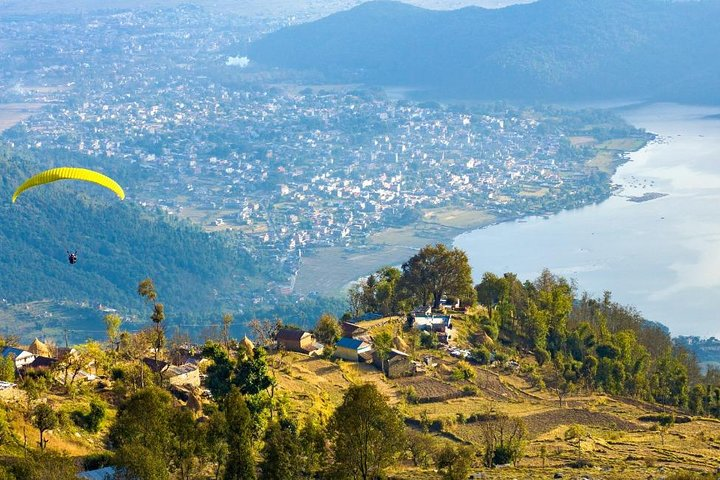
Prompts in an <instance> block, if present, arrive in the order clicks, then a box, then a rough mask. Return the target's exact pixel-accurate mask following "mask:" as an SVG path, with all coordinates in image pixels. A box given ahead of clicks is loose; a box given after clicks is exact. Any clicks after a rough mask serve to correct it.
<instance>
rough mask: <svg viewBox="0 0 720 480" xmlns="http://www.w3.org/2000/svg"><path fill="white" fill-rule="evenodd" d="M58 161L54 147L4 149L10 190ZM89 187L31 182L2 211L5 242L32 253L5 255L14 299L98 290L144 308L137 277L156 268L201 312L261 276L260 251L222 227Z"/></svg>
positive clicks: (160, 281)
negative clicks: (240, 244)
mask: <svg viewBox="0 0 720 480" xmlns="http://www.w3.org/2000/svg"><path fill="white" fill-rule="evenodd" d="M73 160H75V159H73ZM53 161H54V159H53V155H52V154H50V155H48V156H47V157H44V158H43V159H42V162H41V161H39V160H36V159H34V158H31V157H29V156H28V155H27V154H24V153H20V152H17V151H9V150H7V149H0V177H2V178H3V185H4V186H5V187H6V188H5V190H4V191H12V188H14V187H15V186H17V185H19V184H20V182H21V180H22V179H23V178H26V177H27V176H28V175H29V174H30V173H31V172H34V171H37V170H38V169H39V168H41V167H42V168H47V167H49V166H52V165H50V164H49V163H52V162H53ZM62 161H66V159H62ZM89 191H91V190H88V189H87V188H84V187H83V186H77V185H67V184H65V185H62V184H53V185H49V186H47V188H38V189H35V190H33V191H32V192H28V193H27V196H25V197H24V198H21V199H20V200H18V202H17V203H16V204H15V205H13V208H4V209H2V211H0V225H2V228H0V249H2V251H6V252H7V251H12V252H13V255H14V256H15V258H18V259H22V261H18V262H3V263H1V264H0V277H2V278H3V279H5V283H4V285H5V290H4V291H3V297H4V298H6V299H7V300H8V301H9V302H13V303H16V302H27V301H34V300H37V299H38V298H48V299H56V300H71V301H77V302H83V301H87V299H88V298H91V299H93V301H94V302H97V303H103V304H109V305H122V306H123V307H125V308H127V309H139V308H140V307H141V304H140V302H139V300H138V298H137V297H136V296H134V295H133V292H134V290H135V286H136V285H137V280H138V279H139V278H144V276H145V275H146V274H147V272H154V273H153V275H154V277H155V278H154V280H155V283H156V285H158V286H160V287H161V288H162V292H163V297H164V298H165V300H166V301H167V302H168V304H170V305H172V306H173V312H183V313H192V314H201V313H205V312H207V311H209V310H211V309H213V308H215V307H216V297H215V294H214V289H217V290H219V291H227V292H233V291H237V292H242V291H244V290H246V288H244V289H243V288H241V283H242V284H246V282H247V281H248V277H251V280H252V277H256V276H259V275H258V274H257V273H256V272H255V267H254V266H253V262H252V261H251V259H250V257H249V256H248V255H247V254H246V253H245V252H244V251H243V250H242V249H238V248H232V247H231V246H230V245H229V241H228V239H226V238H224V237H223V236H222V235H208V234H207V233H205V232H203V231H202V230H201V228H200V227H198V226H195V225H192V224H190V223H189V222H186V221H182V220H179V219H177V218H175V217H171V216H168V215H166V214H164V213H162V212H160V211H152V210H149V209H147V208H144V207H141V206H139V205H135V204H133V203H132V202H120V201H117V199H116V198H111V196H106V195H103V194H96V191H95V190H92V192H93V193H92V194H89V195H88V194H87V193H85V192H89ZM75 248H77V249H78V256H79V260H78V263H77V264H76V265H74V266H73V268H68V265H67V260H66V258H65V251H66V249H75ZM111 266H122V268H109V267H111ZM188 285H192V295H188V290H187V286H188ZM51 323H52V320H51Z"/></svg>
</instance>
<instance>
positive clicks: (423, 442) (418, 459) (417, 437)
mask: <svg viewBox="0 0 720 480" xmlns="http://www.w3.org/2000/svg"><path fill="white" fill-rule="evenodd" d="M407 449H408V451H409V452H410V458H411V459H412V462H413V465H415V466H416V467H428V466H430V463H431V461H432V459H433V457H434V456H435V450H436V445H435V439H434V438H433V436H432V435H430V434H428V433H423V432H418V431H416V430H409V431H408V433H407Z"/></svg>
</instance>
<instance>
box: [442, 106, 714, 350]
mask: <svg viewBox="0 0 720 480" xmlns="http://www.w3.org/2000/svg"><path fill="white" fill-rule="evenodd" d="M619 113H620V114H621V115H622V116H623V117H624V118H626V119H627V121H628V122H630V123H632V124H633V125H636V126H638V127H641V128H645V129H646V130H648V131H650V132H653V133H655V134H657V135H658V138H657V139H656V140H655V141H653V142H652V143H650V144H649V145H647V146H646V147H645V148H643V149H642V150H640V151H638V152H635V153H631V154H630V155H629V158H630V161H629V162H628V163H626V164H624V165H623V166H621V167H620V168H619V169H618V171H617V173H616V174H615V176H614V177H613V183H616V184H619V185H621V186H622V189H621V190H620V191H618V192H616V194H615V195H614V196H613V197H611V198H610V199H608V200H607V201H605V202H603V203H601V204H599V205H592V206H588V207H584V208H581V209H577V210H571V211H565V212H562V213H560V214H557V215H553V216H551V217H549V218H547V219H545V218H541V217H531V218H527V219H524V220H519V221H516V222H511V223H504V224H498V225H493V226H491V227H487V228H483V229H479V230H474V231H472V232H467V233H464V234H462V235H460V236H458V237H457V238H456V239H455V242H454V245H455V246H456V247H458V248H461V249H463V250H465V251H466V252H467V254H468V257H469V258H470V264H471V265H472V267H473V274H474V278H475V281H479V280H480V278H481V277H482V274H483V272H486V271H492V272H495V273H498V274H501V273H504V272H515V273H517V274H518V275H519V277H520V278H521V279H533V278H535V277H536V276H537V275H538V274H539V273H540V272H541V271H542V269H543V268H545V267H547V268H549V269H550V270H551V271H552V272H553V273H556V274H560V275H563V276H566V277H569V278H573V279H575V280H576V281H577V284H578V290H579V292H582V291H587V292H589V293H590V294H592V295H594V296H601V295H602V293H603V291H604V290H610V291H611V292H613V298H614V299H615V300H616V301H618V302H620V303H623V304H628V305H633V306H635V307H636V308H637V309H638V310H639V311H640V312H641V313H642V314H643V315H644V316H645V318H647V319H649V320H653V321H658V322H661V323H663V324H665V325H667V326H668V327H669V328H670V330H671V332H672V334H673V335H700V336H711V335H714V336H718V337H720V322H719V321H718V320H719V318H720V315H719V314H718V311H719V310H718V306H719V304H720V117H719V116H718V113H720V107H694V106H685V105H675V104H654V105H645V106H641V107H636V108H631V109H624V110H621V111H619ZM648 193H657V194H665V195H666V196H662V197H659V195H658V196H657V197H659V198H652V196H649V197H646V198H652V199H650V200H647V201H631V199H630V198H628V197H634V198H635V200H638V197H641V196H643V195H644V194H648Z"/></svg>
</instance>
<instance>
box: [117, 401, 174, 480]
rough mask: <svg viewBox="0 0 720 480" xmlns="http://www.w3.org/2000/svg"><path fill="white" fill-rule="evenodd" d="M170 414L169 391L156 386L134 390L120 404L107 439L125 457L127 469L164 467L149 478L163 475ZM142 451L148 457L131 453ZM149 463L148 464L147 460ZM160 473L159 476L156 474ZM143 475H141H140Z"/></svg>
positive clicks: (166, 455)
mask: <svg viewBox="0 0 720 480" xmlns="http://www.w3.org/2000/svg"><path fill="white" fill-rule="evenodd" d="M172 414H173V405H172V398H171V397H170V394H169V393H167V392H166V391H164V390H161V389H159V388H157V387H147V388H144V389H141V390H138V391H137V392H135V393H134V394H133V395H132V396H130V398H128V399H127V400H126V401H125V402H123V403H122V404H121V405H120V408H119V409H118V412H117V416H116V419H115V423H114V424H113V426H112V427H111V429H110V441H111V442H112V444H113V445H114V446H115V448H118V449H119V451H122V452H125V453H126V454H127V456H123V457H122V458H123V459H124V460H125V461H126V462H129V463H128V464H127V465H128V468H129V469H130V468H131V467H132V468H145V467H146V466H147V467H148V468H150V467H153V472H156V470H155V469H154V468H155V467H158V468H160V466H162V467H163V468H164V470H163V472H164V473H162V474H161V473H153V476H151V477H150V478H167V475H168V467H169V463H170V458H169V456H170V452H171V448H170V447H171V443H172V431H171V426H170V423H171V419H172ZM140 451H142V452H146V455H147V456H152V457H153V459H152V460H148V459H137V462H140V463H139V464H137V465H136V464H135V463H133V462H135V460H133V454H135V453H138V452H140ZM147 462H150V463H147ZM157 475H160V476H157ZM141 478H144V477H141Z"/></svg>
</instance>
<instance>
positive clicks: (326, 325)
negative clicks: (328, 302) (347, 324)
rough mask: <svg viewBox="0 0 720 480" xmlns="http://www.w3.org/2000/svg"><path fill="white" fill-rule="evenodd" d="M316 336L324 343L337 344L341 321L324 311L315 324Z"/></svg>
mask: <svg viewBox="0 0 720 480" xmlns="http://www.w3.org/2000/svg"><path fill="white" fill-rule="evenodd" d="M314 333H315V338H317V339H318V342H320V343H322V344H323V345H325V346H326V347H327V346H331V345H335V342H337V341H338V340H339V339H340V334H341V330H340V323H339V322H338V320H337V318H336V317H335V316H334V315H331V314H329V313H323V314H322V315H321V316H320V318H319V319H318V321H317V323H316V324H315V330H314Z"/></svg>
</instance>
